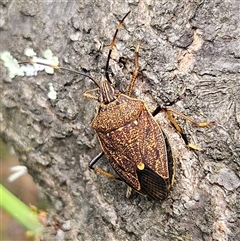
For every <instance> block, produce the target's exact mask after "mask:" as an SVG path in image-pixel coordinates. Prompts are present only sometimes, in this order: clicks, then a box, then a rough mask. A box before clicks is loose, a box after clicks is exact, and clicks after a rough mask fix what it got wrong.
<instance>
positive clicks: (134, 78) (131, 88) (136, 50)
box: [127, 43, 140, 96]
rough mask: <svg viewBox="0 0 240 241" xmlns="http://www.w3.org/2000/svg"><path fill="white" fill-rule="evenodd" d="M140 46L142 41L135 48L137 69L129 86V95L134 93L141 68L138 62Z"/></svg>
mask: <svg viewBox="0 0 240 241" xmlns="http://www.w3.org/2000/svg"><path fill="white" fill-rule="evenodd" d="M139 48H140V43H138V44H137V46H136V49H135V57H134V58H135V69H134V72H133V75H132V79H131V82H130V85H129V86H128V91H127V95H128V96H131V95H132V91H133V86H134V84H135V80H136V78H137V76H138V73H139V72H138V70H139V63H138V53H139Z"/></svg>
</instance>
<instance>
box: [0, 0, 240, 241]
mask: <svg viewBox="0 0 240 241" xmlns="http://www.w3.org/2000/svg"><path fill="white" fill-rule="evenodd" d="M0 7H1V21H0V24H1V26H0V28H1V35H0V41H1V51H3V50H8V51H10V52H11V53H12V55H13V56H14V57H15V58H17V59H19V60H23V58H26V57H24V55H23V51H24V49H25V48H26V47H32V48H33V49H34V50H35V51H36V52H37V53H39V55H40V54H41V52H42V51H44V50H45V49H47V48H50V49H51V50H52V51H53V53H54V54H55V55H57V56H58V57H59V58H60V60H61V64H62V65H64V66H68V67H71V68H73V69H78V70H81V71H85V72H86V73H91V74H92V75H93V76H94V77H95V78H97V79H101V76H102V74H103V69H104V67H105V63H106V58H107V54H108V45H109V43H110V41H111V39H112V37H113V33H114V31H115V28H116V25H117V24H118V21H119V20H120V19H121V18H122V16H124V14H125V13H126V12H127V11H128V10H129V9H131V10H132V12H131V14H130V15H129V16H128V18H127V19H126V21H125V23H124V25H123V27H122V28H121V30H120V31H119V35H118V37H117V43H116V49H115V51H114V53H113V55H112V60H111V62H110V67H111V71H112V76H113V77H114V79H115V81H116V86H117V87H118V88H119V89H120V90H121V91H123V92H124V90H126V88H127V84H128V83H129V80H130V78H131V72H132V69H133V67H134V61H133V59H134V49H135V46H136V44H137V43H138V41H140V43H141V48H140V67H141V74H140V76H139V78H138V80H137V84H136V87H135V92H134V96H135V97H137V98H140V99H143V100H144V101H145V102H146V104H147V105H148V106H149V108H150V109H154V107H156V106H157V104H164V103H165V102H166V101H168V100H170V101H173V100H174V99H176V98H177V96H178V95H179V93H180V92H182V90H185V97H184V98H183V99H181V100H180V101H179V102H177V103H176V104H175V105H174V106H173V107H172V108H174V109H176V110H178V111H180V112H182V113H184V114H186V115H188V116H191V117H193V118H194V119H196V120H197V121H206V120H214V121H216V123H215V124H214V125H212V126H210V127H207V128H196V127H194V126H192V125H191V124H189V123H185V121H182V120H181V119H178V120H179V121H180V123H181V125H182V127H183V129H184V131H185V132H186V133H187V135H188V138H189V139H190V140H191V142H192V143H194V144H196V145H198V146H200V147H201V148H202V149H203V151H202V152H196V151H192V150H189V149H188V148H186V147H185V146H184V142H183V140H182V139H181V138H180V137H179V134H178V133H176V131H175V130H174V129H173V128H172V127H171V125H170V123H169V120H168V119H167V118H166V116H164V115H159V116H158V117H157V119H158V120H159V122H160V124H161V126H162V127H163V129H164V130H165V132H166V133H167V134H168V136H169V138H170V141H171V145H172V147H173V149H174V153H175V158H176V162H177V168H176V178H175V183H174V186H173V188H172V190H171V192H170V194H169V197H168V198H167V199H166V200H165V201H163V202H155V201H149V200H147V199H146V198H145V197H143V196H140V195H138V194H136V193H134V194H133V196H132V197H130V198H129V199H127V198H126V197H125V191H126V185H125V184H124V183H120V182H117V181H112V180H109V179H107V178H105V177H104V176H100V175H98V174H95V173H94V172H92V171H90V170H89V169H88V162H89V161H90V160H91V159H92V158H93V157H94V156H95V155H96V154H98V153H99V152H100V151H101V148H100V145H99V144H98V141H97V138H96V135H95V133H94V131H93V130H92V128H91V120H92V118H93V117H94V115H95V112H96V106H97V102H95V101H93V100H89V99H84V98H83V96H82V93H83V92H84V91H86V90H88V89H90V88H94V85H93V84H92V83H90V81H89V79H86V78H83V77H81V76H76V75H74V74H70V73H68V72H63V71H59V72H56V73H55V74H54V75H47V74H46V73H41V74H39V75H38V76H36V77H24V78H23V77H16V78H15V79H13V80H12V81H11V80H10V79H9V78H8V77H7V75H6V70H5V69H4V68H3V67H1V73H2V74H1V76H2V77H1V137H2V138H3V139H4V140H5V141H7V142H8V143H10V144H11V145H12V146H13V147H14V149H15V150H16V152H17V153H18V156H19V158H20V161H21V163H22V164H24V165H26V166H27V167H28V170H29V172H30V174H31V175H32V176H33V178H34V180H35V181H36V183H38V184H39V185H40V186H41V188H42V190H43V192H44V193H45V194H46V195H47V196H48V198H49V200H50V201H51V203H52V205H53V208H52V210H49V211H48V213H49V222H50V224H51V225H50V228H48V229H46V233H45V234H44V238H45V240H89V241H90V240H116V241H120V240H131V241H132V240H133V241H137V240H142V241H145V240H152V241H155V240H156V241H157V240H161V241H165V240H166V241H167V240H171V241H172V240H194V241H198V240H199V241H200V240H206V241H210V240H238V239H239V236H240V233H239V226H240V219H239V218H240V215H239V206H240V203H239V200H240V197H239V186H240V179H239V178H240V177H239V169H240V165H239V163H240V162H239V156H240V144H239V138H240V104H239V101H240V94H239V92H240V81H239V69H240V26H239V14H240V12H239V1H238V0H233V1H227V0H223V1H213V0H212V1H189V0H185V1H169V0H168V1H166V0H161V1H145V0H141V1H132V0H129V1H119V2H117V1H112V0H110V1H100V2H99V1H76V0H72V1H37V0H35V1H1V3H0ZM120 57H121V60H124V62H125V64H124V65H123V64H122V63H121V62H123V61H120ZM49 83H52V84H53V86H54V88H55V90H56V91H57V94H58V98H57V100H56V101H50V100H49V99H48V97H47V93H48V84H49ZM99 165H100V166H101V167H103V168H105V169H106V170H110V171H112V170H111V168H110V167H109V164H108V163H107V160H105V159H103V160H102V162H101V164H99ZM51 217H54V218H53V219H52V221H51ZM55 219H57V220H59V221H60V224H61V225H60V227H59V228H58V229H57V232H56V233H53V232H52V231H53V229H54V225H55V224H54V220H55Z"/></svg>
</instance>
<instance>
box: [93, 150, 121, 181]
mask: <svg viewBox="0 0 240 241" xmlns="http://www.w3.org/2000/svg"><path fill="white" fill-rule="evenodd" d="M103 155H104V152H101V153H99V154H98V155H97V156H96V157H95V158H93V159H92V160H91V161H90V162H89V164H88V167H89V168H90V169H92V170H94V171H95V172H98V173H100V174H102V175H104V176H106V177H109V178H112V179H117V180H121V179H120V178H119V177H118V176H115V175H113V174H111V173H109V172H106V171H104V170H102V169H100V168H97V167H93V166H94V165H95V164H96V163H97V162H98V161H99V160H100V159H101V158H102V157H103Z"/></svg>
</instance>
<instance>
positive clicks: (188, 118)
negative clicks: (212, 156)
mask: <svg viewBox="0 0 240 241" xmlns="http://www.w3.org/2000/svg"><path fill="white" fill-rule="evenodd" d="M162 111H164V112H165V113H166V114H167V116H168V118H169V120H170V121H171V123H172V124H173V126H174V127H175V129H176V130H177V131H178V132H179V133H180V135H181V136H182V138H183V140H184V142H185V144H186V145H187V146H189V147H190V148H192V149H195V150H198V151H201V150H202V149H201V148H199V147H198V146H196V145H194V144H192V143H190V142H189V141H188V139H187V135H186V134H185V133H184V132H183V130H182V128H181V127H180V126H179V125H178V123H177V121H176V120H175V118H174V117H173V115H172V113H173V114H175V115H179V116H181V117H182V118H183V119H185V120H187V121H189V122H190V123H192V124H193V125H195V126H197V127H207V126H209V125H211V124H213V123H214V121H210V122H197V121H195V120H193V119H192V118H190V117H188V116H186V115H183V114H182V113H180V112H178V111H175V110H172V109H169V108H166V107H161V106H158V107H157V108H156V109H155V110H154V111H153V113H152V115H153V116H156V115H157V114H158V113H159V112H162Z"/></svg>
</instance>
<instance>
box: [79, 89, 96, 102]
mask: <svg viewBox="0 0 240 241" xmlns="http://www.w3.org/2000/svg"><path fill="white" fill-rule="evenodd" d="M97 90H99V88H95V89H91V90H87V91H85V92H84V93H83V96H84V97H85V98H89V99H92V100H97V101H98V97H97V96H94V95H92V94H91V93H92V92H95V91H97Z"/></svg>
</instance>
